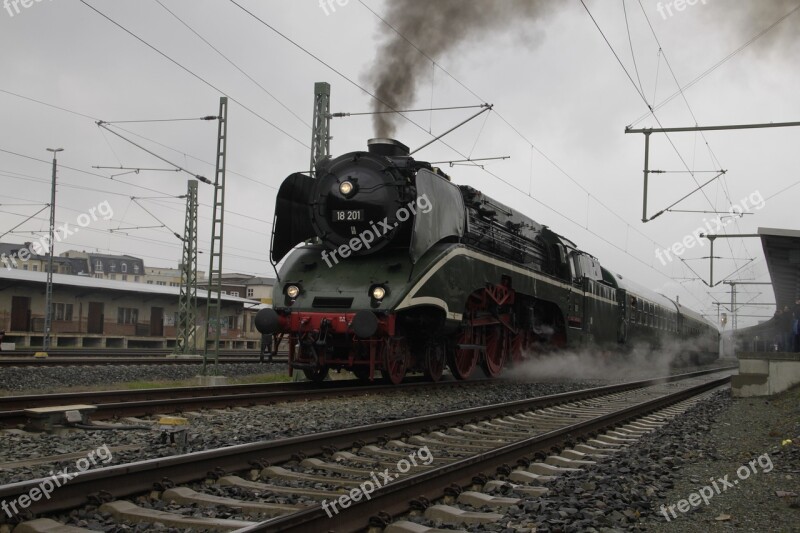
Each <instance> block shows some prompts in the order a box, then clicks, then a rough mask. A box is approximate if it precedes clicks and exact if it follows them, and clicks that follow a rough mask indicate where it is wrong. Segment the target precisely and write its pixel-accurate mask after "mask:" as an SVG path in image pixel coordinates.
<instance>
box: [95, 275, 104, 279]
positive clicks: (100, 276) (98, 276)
mask: <svg viewBox="0 0 800 533" xmlns="http://www.w3.org/2000/svg"><path fill="white" fill-rule="evenodd" d="M94 277H96V278H100V279H102V278H103V275H102V274H95V275H94Z"/></svg>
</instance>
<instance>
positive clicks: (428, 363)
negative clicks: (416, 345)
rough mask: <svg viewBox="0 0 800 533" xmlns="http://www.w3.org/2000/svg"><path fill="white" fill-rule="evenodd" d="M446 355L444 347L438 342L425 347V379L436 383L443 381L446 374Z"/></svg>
mask: <svg viewBox="0 0 800 533" xmlns="http://www.w3.org/2000/svg"><path fill="white" fill-rule="evenodd" d="M444 364H445V353H444V347H443V346H442V345H441V344H440V343H438V342H431V343H428V345H427V346H426V347H425V361H424V371H425V378H426V379H429V380H430V381H433V382H436V381H439V380H440V379H442V373H443V372H444Z"/></svg>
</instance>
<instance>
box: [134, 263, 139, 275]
mask: <svg viewBox="0 0 800 533" xmlns="http://www.w3.org/2000/svg"><path fill="white" fill-rule="evenodd" d="M133 273H134V274H138V273H139V265H133Z"/></svg>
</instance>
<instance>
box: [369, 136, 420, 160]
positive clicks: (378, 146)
mask: <svg viewBox="0 0 800 533" xmlns="http://www.w3.org/2000/svg"><path fill="white" fill-rule="evenodd" d="M367 148H368V149H369V153H371V154H375V155H384V156H387V157H402V156H406V155H408V154H409V153H410V152H411V150H410V149H409V148H408V146H406V145H405V144H403V143H401V142H400V141H396V140H394V139H370V140H368V141H367Z"/></svg>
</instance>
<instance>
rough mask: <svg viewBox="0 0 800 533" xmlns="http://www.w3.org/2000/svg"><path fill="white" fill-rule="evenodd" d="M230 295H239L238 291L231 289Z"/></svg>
mask: <svg viewBox="0 0 800 533" xmlns="http://www.w3.org/2000/svg"><path fill="white" fill-rule="evenodd" d="M231 296H236V297H237V298H238V297H239V291H231Z"/></svg>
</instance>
